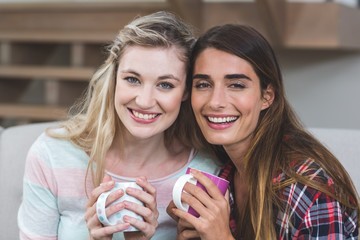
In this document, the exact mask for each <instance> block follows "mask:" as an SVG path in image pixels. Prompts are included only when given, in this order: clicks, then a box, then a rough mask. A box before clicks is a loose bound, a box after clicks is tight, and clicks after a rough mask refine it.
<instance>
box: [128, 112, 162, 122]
mask: <svg viewBox="0 0 360 240" xmlns="http://www.w3.org/2000/svg"><path fill="white" fill-rule="evenodd" d="M132 112H133V114H134V116H135V117H137V118H141V119H144V120H149V119H153V118H155V117H156V116H157V114H144V113H139V112H136V111H134V110H133V111H132Z"/></svg>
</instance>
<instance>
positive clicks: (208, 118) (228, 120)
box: [206, 117, 239, 124]
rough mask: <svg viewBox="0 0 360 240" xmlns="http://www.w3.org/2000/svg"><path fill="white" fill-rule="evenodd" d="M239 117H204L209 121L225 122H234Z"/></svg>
mask: <svg viewBox="0 0 360 240" xmlns="http://www.w3.org/2000/svg"><path fill="white" fill-rule="evenodd" d="M238 118H239V117H206V119H207V120H208V121H209V122H211V123H216V124H226V123H232V122H235V121H236V120H237V119H238Z"/></svg>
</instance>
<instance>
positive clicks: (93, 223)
mask: <svg viewBox="0 0 360 240" xmlns="http://www.w3.org/2000/svg"><path fill="white" fill-rule="evenodd" d="M114 186H115V182H114V181H113V180H112V179H111V177H110V176H108V175H105V176H104V179H103V181H102V183H101V184H100V186H98V187H97V188H95V189H94V190H93V191H92V192H91V195H90V198H89V201H88V203H87V205H86V212H85V221H86V224H87V227H88V229H89V233H90V239H91V240H111V239H112V236H113V234H114V233H116V232H121V231H124V230H125V229H127V228H129V227H130V224H129V223H119V224H117V225H114V226H105V227H104V226H103V225H102V224H101V223H100V221H99V219H98V217H97V214H96V201H97V199H98V198H99V196H100V195H101V194H102V193H104V192H107V191H109V190H111V189H112V188H114ZM123 195H124V193H123V192H122V191H121V190H119V191H115V192H114V193H112V194H110V195H109V197H108V198H107V201H106V205H107V206H108V205H109V204H110V203H112V202H114V201H115V200H117V199H119V198H120V197H122V196H123ZM124 208H125V204H124V203H118V204H116V205H113V206H110V207H108V208H107V209H106V215H107V216H109V215H111V214H113V213H115V212H118V211H119V210H121V209H124Z"/></svg>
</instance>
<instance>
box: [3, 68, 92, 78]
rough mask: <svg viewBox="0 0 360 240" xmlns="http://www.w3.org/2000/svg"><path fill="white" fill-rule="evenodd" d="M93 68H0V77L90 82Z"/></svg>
mask: <svg viewBox="0 0 360 240" xmlns="http://www.w3.org/2000/svg"><path fill="white" fill-rule="evenodd" d="M94 72H95V69H94V68H90V67H53V66H43V67H42V66H1V65H0V77H2V78H21V79H33V78H36V79H59V80H65V81H90V79H91V77H92V75H93V73H94Z"/></svg>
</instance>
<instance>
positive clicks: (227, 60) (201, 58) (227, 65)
mask: <svg viewBox="0 0 360 240" xmlns="http://www.w3.org/2000/svg"><path fill="white" fill-rule="evenodd" d="M199 71H200V72H202V71H206V72H209V73H213V74H216V73H223V74H225V73H227V74H230V73H248V74H250V73H251V74H255V71H254V69H253V67H252V65H251V64H250V63H249V62H248V61H246V60H245V59H243V58H240V57H238V56H236V55H234V54H231V53H228V52H225V51H221V50H218V49H215V48H207V49H205V50H203V51H202V52H201V53H200V54H199V55H198V56H197V58H196V60H195V66H194V72H195V73H196V72H199ZM255 75H256V74H255Z"/></svg>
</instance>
